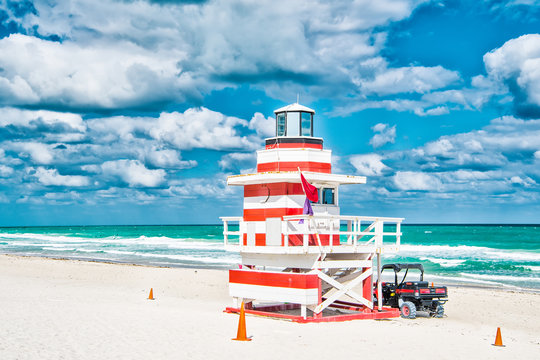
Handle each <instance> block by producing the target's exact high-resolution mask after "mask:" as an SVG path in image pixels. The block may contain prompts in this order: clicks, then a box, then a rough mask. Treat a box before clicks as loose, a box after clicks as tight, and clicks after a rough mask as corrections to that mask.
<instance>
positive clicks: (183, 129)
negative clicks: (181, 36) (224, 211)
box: [0, 107, 270, 202]
mask: <svg viewBox="0 0 540 360" xmlns="http://www.w3.org/2000/svg"><path fill="white" fill-rule="evenodd" d="M269 119H270V118H269ZM269 119H264V117H261V115H260V114H259V115H257V114H255V115H254V116H253V118H252V120H251V121H246V120H244V119H240V118H237V117H230V116H226V115H223V114H221V113H219V112H215V111H211V110H209V109H207V108H191V109H187V110H186V111H184V112H163V113H161V114H159V115H156V116H111V117H96V118H91V119H84V118H83V117H82V116H81V115H79V114H74V113H62V112H54V111H45V110H21V109H16V108H13V107H4V108H1V107H0V130H1V131H2V132H0V135H4V136H3V137H0V178H1V179H2V183H0V190H1V191H5V192H6V194H8V195H9V196H8V198H11V199H19V200H18V201H23V202H24V201H33V200H31V199H32V198H33V197H36V198H41V199H42V200H41V201H44V202H47V201H53V200H54V201H56V202H58V201H68V200H67V199H60V198H54V197H53V196H52V195H49V196H48V197H44V194H45V193H44V188H43V186H47V187H53V188H52V189H51V188H49V189H48V190H47V191H48V193H49V194H53V193H55V192H59V193H61V192H63V191H65V187H78V188H83V187H84V189H78V190H76V191H83V192H84V196H83V195H81V197H80V198H79V199H78V200H77V201H97V200H96V199H99V198H102V199H104V197H103V196H105V195H103V194H109V195H108V196H124V194H125V192H123V191H121V190H117V191H113V192H111V193H107V190H108V189H112V188H115V189H122V188H124V189H125V188H133V189H139V190H137V191H139V192H140V193H146V194H147V195H148V197H147V198H145V200H144V201H145V202H149V201H152V200H151V199H158V198H159V197H160V196H166V194H165V195H164V194H155V193H153V192H155V191H160V190H162V189H166V188H169V187H171V186H176V185H173V184H175V181H176V180H177V179H178V178H181V177H182V174H181V173H182V172H183V170H185V169H189V168H193V167H196V166H198V165H199V164H198V162H197V161H196V160H195V159H194V158H193V156H194V155H193V153H192V151H203V152H206V154H205V155H204V159H205V160H204V163H205V165H204V166H206V170H205V171H208V170H207V169H208V168H211V169H212V168H213V169H212V170H215V169H216V168H218V167H221V168H222V169H226V170H232V171H238V172H243V171H247V170H248V169H251V168H252V167H253V164H254V159H255V157H254V153H253V152H252V151H253V150H254V149H255V148H260V147H261V146H262V145H263V139H262V138H261V135H262V134H263V133H264V126H265V124H266V123H268V122H269V121H270V120H269ZM250 124H252V125H251V128H250ZM256 129H259V133H257V131H256ZM261 129H262V130H261ZM261 131H262V133H261ZM6 138H7V139H8V140H6ZM212 151H213V152H215V154H212ZM228 151H236V152H233V153H231V154H230V156H228V154H227V152H228ZM243 151H249V153H247V152H243ZM221 152H224V153H221ZM185 154H188V159H184V156H185ZM195 156H197V158H198V156H200V155H195ZM43 165H46V166H43ZM212 170H211V171H212ZM98 194H102V195H103V196H102V195H99V196H98ZM131 195H133V198H132V201H135V199H142V195H141V194H135V193H133V194H131ZM25 199H26V200H25ZM92 199H94V200H92ZM71 200H73V199H71ZM141 201H143V200H141Z"/></svg>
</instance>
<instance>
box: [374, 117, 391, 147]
mask: <svg viewBox="0 0 540 360" xmlns="http://www.w3.org/2000/svg"><path fill="white" fill-rule="evenodd" d="M371 130H373V132H374V133H375V135H373V137H372V138H371V140H369V143H370V144H371V145H372V146H373V147H374V148H378V147H381V146H383V145H385V144H388V143H392V144H393V143H394V141H395V140H396V126H395V125H394V126H390V125H388V124H383V123H378V124H376V125H375V126H373V127H372V128H371Z"/></svg>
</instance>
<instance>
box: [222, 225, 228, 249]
mask: <svg viewBox="0 0 540 360" xmlns="http://www.w3.org/2000/svg"><path fill="white" fill-rule="evenodd" d="M223 240H224V241H225V246H227V245H228V243H229V228H228V226H227V220H223Z"/></svg>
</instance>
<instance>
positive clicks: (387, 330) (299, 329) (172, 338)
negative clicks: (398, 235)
mask: <svg viewBox="0 0 540 360" xmlns="http://www.w3.org/2000/svg"><path fill="white" fill-rule="evenodd" d="M151 287H152V288H153V289H154V296H155V298H156V299H155V300H154V301H151V300H147V297H148V292H149V290H150V288H151ZM449 294H450V300H449V302H448V303H447V305H446V314H447V316H446V317H444V318H442V319H432V318H417V319H415V320H407V319H401V318H396V319H391V320H379V321H375V320H355V321H348V322H341V323H320V324H297V323H292V322H288V321H284V320H273V319H267V318H260V317H254V316H248V317H247V319H246V322H247V332H248V335H249V336H252V337H253V341H251V342H236V341H232V340H231V338H233V337H235V336H236V330H237V324H238V315H232V314H226V313H224V312H223V309H224V308H225V307H226V306H229V305H230V304H231V299H230V297H229V296H228V292H227V272H226V271H218V270H195V269H178V268H153V267H143V266H133V265H117V264H104V263H96V262H84V261H71V260H53V259H45V258H32V257H17V256H8V255H1V256H0V334H1V336H0V359H2V360H10V359H229V358H235V359H325V358H332V359H349V358H350V359H360V358H366V357H380V358H394V357H397V358H400V359H413V358H414V359H418V358H420V359H427V358H437V359H510V358H514V359H520V360H523V359H538V358H540V315H539V314H538V312H537V311H538V305H539V304H540V294H538V293H527V292H515V291H502V290H493V289H482V288H468V287H450V289H449ZM498 326H500V327H501V330H502V339H503V342H504V344H505V345H506V346H505V347H502V348H501V347H494V346H492V345H491V344H492V343H493V342H494V339H495V333H496V330H497V327H498Z"/></svg>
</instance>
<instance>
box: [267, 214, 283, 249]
mask: <svg viewBox="0 0 540 360" xmlns="http://www.w3.org/2000/svg"><path fill="white" fill-rule="evenodd" d="M266 245H267V246H281V218H278V217H276V218H267V219H266Z"/></svg>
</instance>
